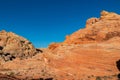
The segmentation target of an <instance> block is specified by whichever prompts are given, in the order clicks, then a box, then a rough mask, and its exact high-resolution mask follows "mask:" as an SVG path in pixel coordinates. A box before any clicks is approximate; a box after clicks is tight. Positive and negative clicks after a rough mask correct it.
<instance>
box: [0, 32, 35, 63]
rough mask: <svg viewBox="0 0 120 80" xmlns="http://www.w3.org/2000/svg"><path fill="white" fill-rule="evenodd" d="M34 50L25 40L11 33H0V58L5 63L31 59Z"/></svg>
mask: <svg viewBox="0 0 120 80" xmlns="http://www.w3.org/2000/svg"><path fill="white" fill-rule="evenodd" d="M35 54H36V49H35V48H34V46H33V45H32V44H31V42H29V41H28V40H27V39H25V38H23V37H21V36H18V35H16V34H15V33H12V32H6V31H4V30H3V31H1V32H0V57H1V59H3V60H5V61H9V60H12V59H15V58H16V57H18V58H21V59H23V58H27V57H32V56H33V55H35Z"/></svg>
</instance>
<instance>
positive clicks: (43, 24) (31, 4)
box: [0, 0, 120, 47]
mask: <svg viewBox="0 0 120 80" xmlns="http://www.w3.org/2000/svg"><path fill="white" fill-rule="evenodd" d="M102 10H107V11H110V12H111V11H112V12H116V13H118V14H120V0H0V30H3V29H4V30H6V31H12V32H15V33H16V34H18V35H21V36H23V37H25V38H27V39H28V40H30V41H31V42H32V43H33V44H34V46H35V47H47V46H48V44H50V43H51V42H62V41H64V39H65V36H66V35H69V34H71V33H73V32H74V31H76V30H79V29H80V28H84V26H85V22H86V20H87V19H88V18H90V17H99V16H100V12H101V11H102Z"/></svg>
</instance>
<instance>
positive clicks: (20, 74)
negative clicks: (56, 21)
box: [0, 11, 120, 80]
mask: <svg viewBox="0 0 120 80" xmlns="http://www.w3.org/2000/svg"><path fill="white" fill-rule="evenodd" d="M0 51H1V52H0V54H1V57H2V58H1V59H3V58H7V59H5V60H9V59H11V57H12V59H13V58H14V57H15V58H16V57H19V58H27V59H22V60H21V59H19V58H16V59H14V60H12V61H7V62H3V63H0V73H2V74H7V75H12V76H14V77H15V78H16V79H24V80H118V78H120V74H119V73H120V71H119V69H120V15H118V14H116V13H113V12H106V11H102V12H101V16H100V18H95V17H93V18H90V19H88V20H87V21H86V26H85V28H84V29H80V30H78V31H76V32H74V33H73V34H71V35H67V36H66V39H65V41H64V42H61V43H52V44H50V45H49V46H48V48H43V49H39V48H38V49H35V48H34V47H33V45H32V44H31V43H30V42H29V41H28V40H26V39H24V38H22V37H20V36H17V35H16V34H14V33H11V32H6V31H2V32H0ZM36 51H37V52H42V54H36ZM35 54H36V55H35ZM33 55H35V56H33ZM6 56H7V57H6ZM8 56H10V57H8ZM31 56H33V57H32V58H31Z"/></svg>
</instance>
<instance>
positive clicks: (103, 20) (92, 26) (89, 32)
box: [63, 11, 120, 44]
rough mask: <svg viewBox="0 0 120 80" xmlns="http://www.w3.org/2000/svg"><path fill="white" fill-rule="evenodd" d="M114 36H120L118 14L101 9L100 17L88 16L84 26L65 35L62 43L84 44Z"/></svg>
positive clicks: (119, 18) (119, 17)
mask: <svg viewBox="0 0 120 80" xmlns="http://www.w3.org/2000/svg"><path fill="white" fill-rule="evenodd" d="M114 37H120V15H118V14H116V13H113V12H107V11H102V12H101V16H100V18H90V19H88V20H87V21H86V28H85V29H80V30H78V31H76V32H74V33H73V34H72V35H69V37H68V36H67V37H66V40H65V41H64V42H63V43H64V44H84V43H85V44H86V43H92V42H103V41H106V40H109V39H111V38H114Z"/></svg>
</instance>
